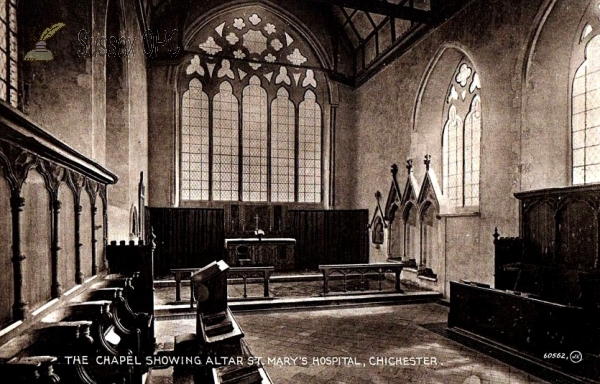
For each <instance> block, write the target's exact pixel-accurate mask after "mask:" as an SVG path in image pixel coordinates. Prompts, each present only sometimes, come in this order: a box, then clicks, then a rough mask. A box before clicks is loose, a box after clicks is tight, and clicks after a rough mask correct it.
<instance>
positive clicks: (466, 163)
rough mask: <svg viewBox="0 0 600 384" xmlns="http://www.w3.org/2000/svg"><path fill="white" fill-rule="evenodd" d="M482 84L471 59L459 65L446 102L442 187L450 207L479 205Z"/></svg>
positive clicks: (464, 60)
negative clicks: (480, 91)
mask: <svg viewBox="0 0 600 384" xmlns="http://www.w3.org/2000/svg"><path fill="white" fill-rule="evenodd" d="M480 89H481V83H480V80H479V74H478V73H477V72H476V71H475V69H474V68H473V65H472V64H471V63H470V62H468V60H466V59H463V60H461V62H460V63H459V64H458V66H457V68H456V70H455V72H454V74H453V76H452V80H451V82H450V86H449V88H448V92H447V93H446V97H445V101H444V127H443V133H442V152H443V153H442V156H443V189H444V191H443V192H444V194H445V195H446V197H447V199H448V202H449V204H450V206H451V207H455V208H456V207H478V206H479V159H480V142H481V98H480V96H479V90H480Z"/></svg>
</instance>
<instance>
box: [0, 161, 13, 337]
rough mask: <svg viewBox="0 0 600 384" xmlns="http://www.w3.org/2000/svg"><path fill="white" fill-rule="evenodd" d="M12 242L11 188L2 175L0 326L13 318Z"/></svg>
mask: <svg viewBox="0 0 600 384" xmlns="http://www.w3.org/2000/svg"><path fill="white" fill-rule="evenodd" d="M0 175H2V170H1V169H0ZM11 243H12V224H11V214H10V188H9V186H8V182H7V181H6V180H5V179H3V178H1V177H0V276H1V277H2V278H0V327H1V326H2V325H5V324H7V323H9V322H10V321H11V319H12V315H11V313H12V303H13V298H14V294H13V284H14V282H13V264H12V262H11V256H12V249H11Z"/></svg>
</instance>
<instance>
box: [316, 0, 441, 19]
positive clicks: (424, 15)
mask: <svg viewBox="0 0 600 384" xmlns="http://www.w3.org/2000/svg"><path fill="white" fill-rule="evenodd" d="M311 1H314V2H319V3H326V4H331V5H337V6H338V7H346V8H351V9H355V10H360V11H364V12H370V13H377V14H380V15H384V16H389V17H393V18H398V19H404V20H410V21H415V22H419V23H425V24H429V23H431V22H433V21H434V17H433V14H432V12H431V11H423V10H421V9H416V8H411V7H409V6H405V5H403V4H404V3H400V4H397V5H396V4H392V3H388V2H387V1H370V0H311Z"/></svg>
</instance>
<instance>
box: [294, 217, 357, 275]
mask: <svg viewBox="0 0 600 384" xmlns="http://www.w3.org/2000/svg"><path fill="white" fill-rule="evenodd" d="M289 215H290V220H289V222H290V223H291V232H290V235H291V236H290V237H293V238H295V239H296V254H295V258H296V269H298V270H306V269H308V270H316V269H317V268H318V266H319V264H356V263H368V262H369V232H368V229H367V224H368V222H369V212H368V210H366V209H361V210H339V211H338V210H333V211H326V210H292V211H289Z"/></svg>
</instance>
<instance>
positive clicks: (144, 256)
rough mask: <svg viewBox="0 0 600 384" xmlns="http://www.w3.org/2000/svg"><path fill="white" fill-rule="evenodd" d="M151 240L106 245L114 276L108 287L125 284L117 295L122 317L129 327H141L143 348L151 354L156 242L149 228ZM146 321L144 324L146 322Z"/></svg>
mask: <svg viewBox="0 0 600 384" xmlns="http://www.w3.org/2000/svg"><path fill="white" fill-rule="evenodd" d="M149 238H150V241H149V242H148V243H144V242H143V241H142V240H140V241H138V243H137V244H136V243H135V242H133V241H130V242H129V243H126V242H125V241H121V242H119V243H117V242H116V241H112V242H111V243H110V245H108V246H107V248H106V258H107V260H108V263H109V269H110V273H111V275H110V276H111V279H108V282H107V288H113V287H120V288H123V290H122V294H121V296H117V297H116V298H115V299H113V300H114V301H116V304H117V305H116V308H117V311H119V313H120V314H121V315H120V316H119V318H120V319H121V320H122V321H123V323H124V324H129V328H133V327H136V328H139V329H140V330H141V332H142V336H141V337H142V344H143V351H144V353H145V354H146V355H152V354H153V352H154V349H155V346H156V338H155V336H154V322H155V318H154V250H155V248H156V245H155V243H154V239H155V236H154V234H153V233H152V230H151V231H150V236H149ZM144 323H145V324H144ZM126 328H127V327H126Z"/></svg>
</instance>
